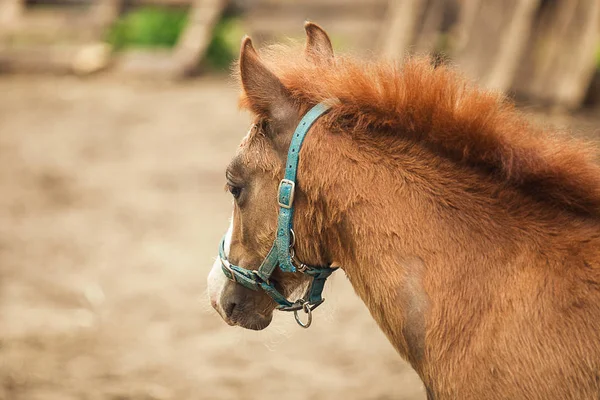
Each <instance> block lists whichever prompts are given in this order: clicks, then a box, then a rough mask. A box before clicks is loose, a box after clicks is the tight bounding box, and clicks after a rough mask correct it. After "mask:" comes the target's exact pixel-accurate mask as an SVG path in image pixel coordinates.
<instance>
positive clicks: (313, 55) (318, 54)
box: [304, 21, 333, 64]
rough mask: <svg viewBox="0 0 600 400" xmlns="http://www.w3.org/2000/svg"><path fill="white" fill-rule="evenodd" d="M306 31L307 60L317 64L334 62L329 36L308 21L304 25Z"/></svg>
mask: <svg viewBox="0 0 600 400" xmlns="http://www.w3.org/2000/svg"><path fill="white" fill-rule="evenodd" d="M304 30H306V49H305V50H304V51H305V53H306V58H307V59H309V60H310V61H313V62H316V63H323V62H324V63H329V64H330V63H332V62H333V46H332V45H331V40H330V39H329V35H327V32H325V30H324V29H323V28H321V27H320V26H319V25H317V24H315V23H312V22H309V21H306V22H305V23H304Z"/></svg>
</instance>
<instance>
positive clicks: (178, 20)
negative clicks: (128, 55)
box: [106, 6, 187, 51]
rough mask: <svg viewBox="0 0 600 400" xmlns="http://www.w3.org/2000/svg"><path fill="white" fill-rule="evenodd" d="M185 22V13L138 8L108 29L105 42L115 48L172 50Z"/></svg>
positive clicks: (153, 8) (170, 9)
mask: <svg viewBox="0 0 600 400" xmlns="http://www.w3.org/2000/svg"><path fill="white" fill-rule="evenodd" d="M186 22H187V10H185V9H174V8H165V7H150V6H148V7H141V8H138V9H136V10H133V11H131V12H128V13H126V14H125V15H123V16H122V17H121V18H119V19H118V20H117V21H116V22H115V24H114V25H113V26H112V27H111V28H110V29H109V32H108V36H107V38H106V41H107V42H108V43H109V44H110V45H111V46H112V47H113V48H114V49H115V50H117V51H118V50H123V49H126V48H129V47H163V48H169V47H173V46H174V45H175V44H176V43H177V39H178V38H179V35H180V34H181V32H182V31H183V28H184V27H185V24H186Z"/></svg>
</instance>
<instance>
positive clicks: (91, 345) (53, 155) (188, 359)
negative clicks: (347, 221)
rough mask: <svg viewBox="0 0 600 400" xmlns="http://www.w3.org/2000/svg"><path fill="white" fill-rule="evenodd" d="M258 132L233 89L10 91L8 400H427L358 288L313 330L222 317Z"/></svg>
mask: <svg viewBox="0 0 600 400" xmlns="http://www.w3.org/2000/svg"><path fill="white" fill-rule="evenodd" d="M541 118H542V119H543V116H542V117H541ZM576 122H577V124H579V125H577V126H580V127H581V128H580V129H581V130H583V131H585V132H587V133H591V132H593V131H594V130H597V128H598V126H599V124H598V123H597V121H596V122H594V121H593V120H591V122H590V120H586V119H585V118H580V120H578V121H576ZM247 123H248V116H247V115H246V114H243V113H240V112H238V111H237V108H236V90H235V88H233V87H231V85H230V84H228V83H226V82H225V81H223V80H219V79H209V80H205V79H202V80H198V81H193V82H185V83H181V84H158V83H152V84H150V83H148V82H147V83H145V84H142V83H131V82H125V81H119V80H116V79H115V78H98V79H93V80H79V79H76V78H68V77H66V78H56V77H19V76H17V77H0V285H1V286H0V289H1V292H0V295H1V299H0V300H1V302H0V399H1V400H4V399H11V400H12V399H15V400H17V399H18V400H41V399H44V400H59V399H60V400H63V399H64V400H67V399H90V400H92V399H94V400H95V399H111V400H128V399H156V400H168V399H228V400H230V399H262V400H269V399H312V400H319V399H379V400H383V399H406V400H409V399H424V395H423V390H422V386H421V383H420V381H419V379H418V378H417V376H416V375H415V373H414V372H413V371H412V370H411V369H410V367H408V366H407V365H406V364H405V363H404V362H403V361H402V360H401V359H400V357H399V356H397V355H396V353H395V351H394V350H393V348H392V347H391V345H390V344H389V343H388V342H387V340H386V339H385V337H384V336H383V334H382V333H381V332H380V331H379V329H378V328H377V326H376V324H375V323H374V322H373V320H372V319H371V317H370V316H369V314H368V312H367V310H366V308H365V306H364V305H363V304H362V303H361V302H360V301H359V300H358V299H357V298H356V297H355V295H354V294H353V292H352V288H351V287H350V285H349V284H348V282H347V281H346V280H345V278H344V276H343V274H338V275H337V276H336V277H334V278H333V279H332V282H331V283H330V284H329V286H328V289H327V291H326V297H327V302H326V304H325V305H323V306H322V307H321V308H320V309H319V310H318V312H317V313H316V321H315V323H314V325H313V327H311V329H309V330H302V329H300V328H298V327H297V326H296V325H295V323H294V322H293V318H292V316H291V315H289V314H279V315H276V318H275V321H274V322H273V324H272V325H271V326H270V327H269V328H268V329H267V330H265V331H262V332H251V331H246V330H242V329H240V328H231V327H229V326H227V325H226V324H225V323H224V322H223V321H222V320H221V319H220V317H218V316H217V314H216V313H215V312H214V311H212V309H211V308H210V306H209V304H208V300H207V296H206V293H205V290H206V276H207V274H208V271H209V269H210V266H211V264H212V261H213V258H214V256H215V255H216V250H217V245H218V242H219V239H220V236H221V235H222V233H223V232H224V230H225V228H226V226H227V220H228V216H229V213H230V198H229V196H228V195H227V194H226V193H224V191H223V184H224V173H223V171H224V167H225V165H226V163H227V162H228V160H229V159H230V157H231V156H232V154H233V152H234V150H235V148H236V146H237V143H238V142H239V140H240V139H241V137H242V136H243V135H244V133H245V132H246V130H247ZM558 123H559V124H564V125H567V126H568V125H569V124H571V123H572V121H571V119H569V118H566V117H565V118H562V119H560V121H558ZM598 133H600V130H598Z"/></svg>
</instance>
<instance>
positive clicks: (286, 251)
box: [219, 99, 338, 328]
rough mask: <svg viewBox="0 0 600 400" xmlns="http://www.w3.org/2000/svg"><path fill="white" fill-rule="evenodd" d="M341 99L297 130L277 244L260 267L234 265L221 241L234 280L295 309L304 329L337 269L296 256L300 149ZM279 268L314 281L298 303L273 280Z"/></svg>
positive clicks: (224, 264)
mask: <svg viewBox="0 0 600 400" xmlns="http://www.w3.org/2000/svg"><path fill="white" fill-rule="evenodd" d="M337 102H338V100H337V99H331V100H326V101H324V102H321V103H319V104H317V105H316V106H314V107H313V108H311V109H310V111H308V112H307V113H306V114H305V115H304V117H303V118H302V120H301V121H300V123H299V124H298V126H297V127H296V130H295V131H294V136H292V141H291V143H290V148H289V149H288V156H287V161H286V166H285V175H284V177H283V179H282V180H281V182H280V183H279V190H278V194H277V197H278V198H277V201H278V203H279V216H278V220H277V234H276V236H275V241H274V243H273V247H271V250H269V253H268V254H267V256H266V257H265V259H264V260H263V262H262V264H261V265H260V267H258V269H257V270H249V269H246V268H242V267H239V266H237V265H232V264H231V263H230V262H229V261H228V260H227V256H226V255H225V237H223V240H221V246H220V247H219V257H220V259H221V269H222V270H223V273H224V274H225V276H226V277H227V278H229V279H230V280H232V281H234V282H236V283H238V284H240V285H242V286H244V287H246V288H248V289H250V290H254V291H258V290H260V289H262V290H264V291H265V292H266V293H267V294H268V295H269V296H271V298H272V299H273V300H274V301H275V302H276V303H277V304H278V305H279V306H278V307H277V308H278V309H279V310H282V311H293V312H294V317H295V318H296V322H298V324H299V325H300V326H302V327H303V328H308V327H309V326H310V324H311V322H312V310H314V309H315V308H317V307H318V306H319V305H320V304H321V303H323V301H325V299H323V297H322V293H323V288H324V287H325V281H326V280H327V278H328V277H329V276H330V275H331V274H332V273H333V271H335V270H336V269H337V268H331V267H328V266H327V267H321V266H309V265H305V264H302V263H300V262H299V261H298V260H297V259H296V256H295V251H294V245H295V242H296V237H295V235H294V230H293V216H294V193H295V190H296V172H297V170H298V161H299V157H300V148H301V147H302V142H303V141H304V138H305V137H306V134H307V133H308V131H309V129H310V128H311V126H312V125H313V124H314V123H315V121H316V120H317V119H319V118H320V117H321V116H322V115H324V114H325V113H327V112H328V111H329V110H330V108H331V106H332V105H333V104H335V103H337ZM276 267H279V268H280V269H281V270H282V271H283V272H296V271H299V272H302V273H304V274H306V275H308V276H310V277H312V280H311V282H310V284H309V286H308V288H307V289H306V292H305V293H304V296H303V297H302V298H301V299H298V300H296V301H294V302H291V301H290V300H288V299H287V298H286V297H285V296H284V295H283V294H281V293H280V292H279V290H277V289H276V288H275V286H274V285H273V283H272V282H271V281H270V277H271V275H272V274H273V271H274V270H275V268H276ZM299 310H303V311H304V312H305V313H306V314H307V318H308V319H307V322H305V323H304V322H302V321H300V319H299V317H298V311H299Z"/></svg>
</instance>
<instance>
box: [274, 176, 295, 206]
mask: <svg viewBox="0 0 600 400" xmlns="http://www.w3.org/2000/svg"><path fill="white" fill-rule="evenodd" d="M295 191H296V182H294V181H292V180H289V179H282V180H281V182H279V189H278V193H277V203H279V207H282V208H287V209H288V210H289V209H290V208H292V204H294V192H295Z"/></svg>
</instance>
